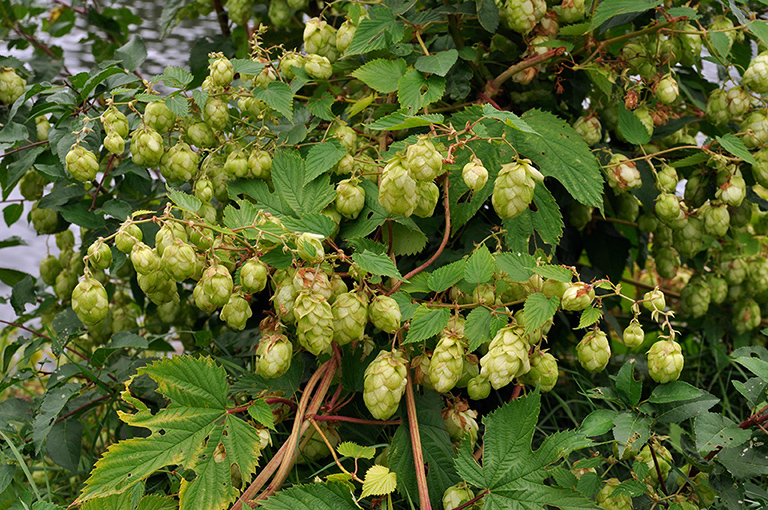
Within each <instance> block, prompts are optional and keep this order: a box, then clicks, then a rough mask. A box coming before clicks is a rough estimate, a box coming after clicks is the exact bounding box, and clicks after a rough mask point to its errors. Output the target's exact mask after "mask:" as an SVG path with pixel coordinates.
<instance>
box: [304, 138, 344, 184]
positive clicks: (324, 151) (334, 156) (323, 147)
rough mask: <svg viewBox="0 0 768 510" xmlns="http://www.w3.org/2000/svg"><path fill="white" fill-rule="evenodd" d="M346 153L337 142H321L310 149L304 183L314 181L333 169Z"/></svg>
mask: <svg viewBox="0 0 768 510" xmlns="http://www.w3.org/2000/svg"><path fill="white" fill-rule="evenodd" d="M346 153H347V150H346V149H345V148H344V147H342V146H341V144H340V143H339V142H338V141H337V140H330V141H326V142H322V143H319V144H317V145H315V146H314V147H312V148H311V149H310V150H309V154H307V162H306V165H305V166H306V168H307V172H306V174H305V175H304V183H308V182H310V181H313V180H315V179H316V178H317V177H319V176H320V175H322V174H324V173H325V172H327V171H328V170H330V169H331V168H333V165H335V164H336V163H338V162H339V160H341V158H343V157H344V155H345V154H346Z"/></svg>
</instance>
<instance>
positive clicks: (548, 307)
mask: <svg viewBox="0 0 768 510" xmlns="http://www.w3.org/2000/svg"><path fill="white" fill-rule="evenodd" d="M559 304H560V299H558V298H557V296H552V297H551V298H549V299H547V296H545V295H544V294H543V293H541V292H535V293H533V294H531V295H530V296H528V297H527V298H526V300H525V305H523V318H524V321H525V332H526V333H532V332H533V331H536V330H537V329H539V328H541V327H543V326H544V325H545V324H546V323H547V321H548V320H549V319H551V318H552V317H554V315H555V312H557V307H558V305H559Z"/></svg>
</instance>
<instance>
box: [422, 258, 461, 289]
mask: <svg viewBox="0 0 768 510" xmlns="http://www.w3.org/2000/svg"><path fill="white" fill-rule="evenodd" d="M466 263H467V261H466V260H465V259H460V260H457V261H455V262H451V263H450V264H447V265H445V266H443V267H440V268H437V269H435V270H434V271H432V274H430V275H429V281H428V285H429V289H430V290H431V291H432V292H443V291H445V290H448V289H449V288H450V287H452V286H453V285H456V284H457V283H458V282H459V280H461V279H462V278H464V266H465V264H466Z"/></svg>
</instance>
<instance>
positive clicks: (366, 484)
mask: <svg viewBox="0 0 768 510" xmlns="http://www.w3.org/2000/svg"><path fill="white" fill-rule="evenodd" d="M396 488H397V475H396V474H395V473H393V472H392V471H390V470H389V468H388V467H386V466H380V465H378V464H374V465H373V466H371V467H369V468H368V471H366V472H365V479H364V480H363V493H362V494H361V495H360V497H361V498H366V497H368V496H384V495H386V494H391V493H392V492H394V491H395V489H396Z"/></svg>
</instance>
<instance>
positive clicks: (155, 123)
mask: <svg viewBox="0 0 768 510" xmlns="http://www.w3.org/2000/svg"><path fill="white" fill-rule="evenodd" d="M175 123H176V114H175V113H173V112H172V111H171V109H170V108H168V106H166V104H165V101H152V102H151V103H149V104H148V105H147V107H146V109H145V110H144V124H146V125H147V126H149V127H150V128H152V129H154V130H155V131H157V132H158V133H160V134H161V135H164V134H165V133H167V132H168V131H170V130H171V128H172V127H173V125H174V124H175Z"/></svg>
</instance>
